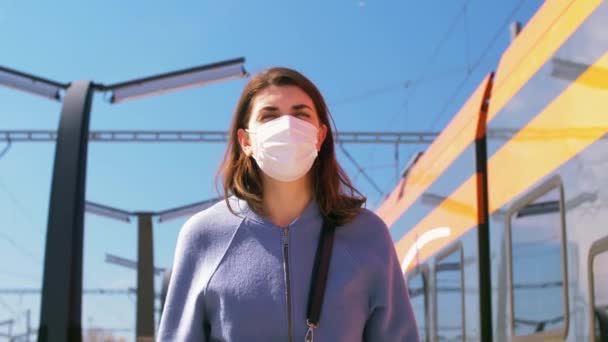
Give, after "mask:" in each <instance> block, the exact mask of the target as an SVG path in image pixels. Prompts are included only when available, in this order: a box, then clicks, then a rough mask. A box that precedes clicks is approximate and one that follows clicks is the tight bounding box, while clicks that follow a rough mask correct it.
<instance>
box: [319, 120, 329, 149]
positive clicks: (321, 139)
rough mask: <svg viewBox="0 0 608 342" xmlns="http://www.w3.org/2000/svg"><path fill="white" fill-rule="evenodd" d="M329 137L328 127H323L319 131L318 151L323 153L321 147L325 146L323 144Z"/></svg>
mask: <svg viewBox="0 0 608 342" xmlns="http://www.w3.org/2000/svg"><path fill="white" fill-rule="evenodd" d="M326 136H327V126H325V125H321V127H319V129H318V130H317V151H321V146H323V142H324V141H325V137H326Z"/></svg>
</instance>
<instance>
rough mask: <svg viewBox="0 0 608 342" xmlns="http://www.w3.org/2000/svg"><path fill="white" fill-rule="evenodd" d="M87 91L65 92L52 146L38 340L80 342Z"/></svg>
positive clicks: (78, 87) (86, 84)
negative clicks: (53, 155) (53, 156)
mask: <svg viewBox="0 0 608 342" xmlns="http://www.w3.org/2000/svg"><path fill="white" fill-rule="evenodd" d="M92 97H93V88H92V83H91V82H90V81H75V82H73V83H72V84H71V85H70V87H69V88H68V90H67V92H66V95H65V99H64V103H63V108H62V111H61V118H60V122H59V130H58V134H57V135H58V136H57V145H56V147H55V162H54V167H53V179H52V184H51V198H50V201H49V202H50V205H49V218H48V229H47V236H46V249H45V258H44V275H43V284H42V300H41V302H42V304H41V310H40V328H39V330H38V341H39V342H46V341H81V340H82V334H81V318H80V316H81V311H82V252H83V251H82V247H83V224H84V203H85V200H84V199H85V183H86V182H85V181H86V164H87V163H86V162H87V144H88V136H89V118H90V113H91V102H92Z"/></svg>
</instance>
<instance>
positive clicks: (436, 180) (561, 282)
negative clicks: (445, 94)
mask: <svg viewBox="0 0 608 342" xmlns="http://www.w3.org/2000/svg"><path fill="white" fill-rule="evenodd" d="M607 23H608V4H606V2H602V1H595V0H579V1H550V2H546V3H545V4H544V5H543V6H542V7H541V9H540V10H539V11H538V13H537V14H536V15H535V16H534V17H533V18H532V19H531V21H530V23H529V24H528V25H527V27H526V28H525V29H524V31H522V33H521V35H520V37H518V38H517V39H516V40H515V42H514V43H513V44H512V45H511V46H510V47H509V49H507V51H506V52H505V53H504V55H503V58H502V60H501V62H500V63H499V68H498V70H497V73H496V77H495V78H494V79H492V76H491V75H489V76H488V77H487V78H486V79H485V80H484V81H483V82H482V84H481V85H480V86H479V88H478V90H477V91H476V92H475V93H474V94H473V95H472V96H471V98H470V99H469V101H467V103H466V104H465V105H464V106H463V109H462V110H461V111H460V112H459V113H458V114H457V115H456V116H455V117H454V119H453V120H452V122H451V123H450V124H449V125H448V126H447V127H446V129H445V131H444V132H443V133H442V134H441V135H440V136H439V137H438V138H437V141H436V142H434V143H433V144H432V145H431V146H430V147H429V149H428V150H427V151H426V152H425V154H424V155H423V157H422V158H420V160H419V162H418V163H417V164H415V165H414V166H413V167H412V169H411V170H410V172H409V173H408V174H407V176H406V177H405V178H404V179H402V181H401V182H400V184H398V185H397V187H396V188H395V191H393V193H391V195H390V196H389V197H388V198H387V200H386V201H385V202H384V203H383V205H382V206H381V208H380V209H379V210H378V214H379V215H380V216H381V217H383V219H385V221H386V222H387V224H388V225H389V226H390V227H391V232H392V236H393V240H394V241H395V246H396V249H397V253H398V255H399V257H400V259H401V262H402V268H403V270H404V272H405V273H406V277H407V279H408V282H409V284H410V291H411V295H412V302H413V304H414V308H415V311H416V315H417V317H419V321H420V322H419V325H420V329H421V330H424V329H428V330H426V331H423V332H422V333H421V335H424V336H425V337H426V340H429V341H438V340H444V339H446V338H447V339H455V340H460V338H462V339H464V340H471V341H475V340H480V330H481V323H480V322H481V321H482V317H481V316H480V310H479V308H480V302H481V301H483V298H481V296H480V286H481V287H483V286H484V283H483V280H480V277H479V275H480V273H479V265H480V255H479V247H480V245H479V240H478V234H479V227H483V225H484V224H489V228H490V237H491V239H490V246H489V248H490V257H489V262H490V263H491V269H492V274H491V289H492V290H491V298H486V299H489V300H491V303H492V326H493V329H492V330H493V338H494V340H496V341H510V340H521V341H530V340H531V341H534V340H546V339H550V340H567V341H588V340H591V341H592V340H594V339H593V336H594V335H595V336H600V334H603V335H602V338H603V339H604V340H602V341H605V340H608V332H607V331H604V332H602V329H604V330H605V329H608V271H606V270H604V269H608V267H606V266H605V265H606V263H607V262H608V226H607V223H606V222H608V35H606V34H605V28H606V25H607ZM486 101H488V103H489V107H488V108H486V107H485V105H484V104H485V103H486ZM486 109H487V117H486V112H485V110H486ZM482 121H483V122H482ZM479 123H483V124H482V125H478V124H479ZM479 139H483V142H484V143H485V144H486V147H487V149H486V150H484V151H483V152H485V154H483V155H481V154H480V153H479V152H480V151H481V150H480V145H479ZM476 141H477V142H476ZM480 161H483V163H484V164H483V165H484V166H485V169H483V168H482V169H480V168H479V162H480ZM481 176H486V177H487V198H486V197H485V196H486V193H484V185H485V183H484V182H485V178H483V177H481ZM484 199H487V204H488V206H487V208H486V207H485V203H486V202H484ZM484 212H485V214H486V215H489V218H490V219H489V222H484V215H483V214H484ZM602 265H603V266H602ZM421 275H424V277H425V282H426V286H423V285H424V284H425V283H424V282H423V281H422V278H421ZM425 307H426V313H425ZM457 318H458V319H457ZM463 327H464V329H463ZM598 341H599V339H598Z"/></svg>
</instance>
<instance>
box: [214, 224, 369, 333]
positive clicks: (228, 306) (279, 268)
mask: <svg viewBox="0 0 608 342" xmlns="http://www.w3.org/2000/svg"><path fill="white" fill-rule="evenodd" d="M256 233H257V234H254V233H252V232H248V231H244V232H241V233H240V234H237V236H235V239H234V240H233V242H232V243H231V245H230V247H229V248H228V250H227V252H226V254H225V256H224V257H223V260H222V261H221V263H220V265H219V266H218V268H217V269H216V271H215V272H214V274H213V275H212V277H211V279H210V281H209V283H208V286H207V289H206V292H205V296H204V305H205V312H206V317H208V322H207V323H208V324H209V326H210V335H211V338H210V339H211V340H214V339H216V340H220V341H221V340H225V341H240V340H247V341H257V340H259V341H288V340H289V338H288V337H289V336H292V337H293V340H294V341H303V339H304V335H305V333H306V329H307V327H306V324H305V322H306V313H307V312H306V310H307V304H308V294H309V289H310V279H311V273H312V269H313V262H314V256H315V252H316V247H317V240H316V237H315V236H309V235H299V234H298V233H297V232H296V233H294V232H291V233H290V234H288V235H287V238H286V237H285V236H284V234H283V232H279V231H277V232H274V231H270V232H264V234H260V233H259V232H256ZM368 276H369V274H368V272H366V270H365V269H364V268H362V267H359V265H358V264H357V263H356V262H355V260H354V259H353V257H352V255H351V253H350V252H349V250H348V247H347V246H345V245H344V243H342V242H341V241H339V240H336V241H335V243H334V250H333V253H332V259H331V263H330V269H329V274H328V281H327V287H326V293H325V297H324V303H323V307H322V313H321V320H320V324H319V328H318V329H317V331H316V333H315V336H316V338H315V340H317V341H325V340H340V341H360V340H361V336H362V334H363V329H364V326H365V321H366V319H367V316H368V311H369V288H368V283H369V280H368Z"/></svg>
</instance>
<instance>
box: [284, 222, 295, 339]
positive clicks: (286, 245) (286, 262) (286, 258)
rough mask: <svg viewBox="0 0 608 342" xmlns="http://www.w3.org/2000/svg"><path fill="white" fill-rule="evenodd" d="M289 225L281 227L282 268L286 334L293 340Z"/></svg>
mask: <svg viewBox="0 0 608 342" xmlns="http://www.w3.org/2000/svg"><path fill="white" fill-rule="evenodd" d="M288 234H289V227H285V228H283V270H284V271H285V287H286V288H287V336H288V337H289V339H288V341H289V342H292V341H293V336H292V331H291V286H290V283H289V282H290V277H289V235H288Z"/></svg>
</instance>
